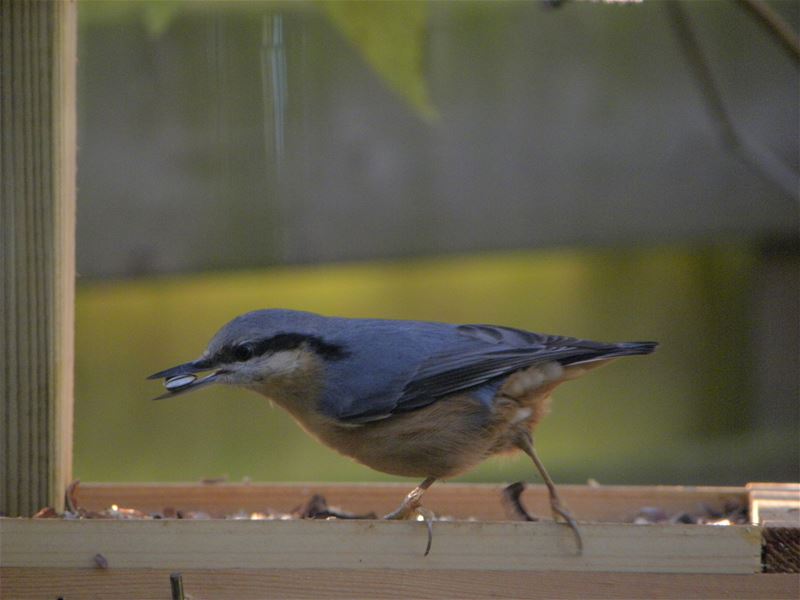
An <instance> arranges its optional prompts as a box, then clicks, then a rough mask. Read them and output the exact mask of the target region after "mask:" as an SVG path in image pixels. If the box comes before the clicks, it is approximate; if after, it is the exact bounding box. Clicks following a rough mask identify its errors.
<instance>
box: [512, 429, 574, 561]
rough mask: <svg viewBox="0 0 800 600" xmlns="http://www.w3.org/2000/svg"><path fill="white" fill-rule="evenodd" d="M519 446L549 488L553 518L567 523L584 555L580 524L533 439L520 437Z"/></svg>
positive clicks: (527, 435)
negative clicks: (563, 500)
mask: <svg viewBox="0 0 800 600" xmlns="http://www.w3.org/2000/svg"><path fill="white" fill-rule="evenodd" d="M518 446H519V448H520V449H521V450H522V451H523V452H524V453H525V454H527V455H528V456H530V457H531V460H532V461H533V464H534V465H536V469H537V470H538V471H539V475H541V476H542V480H544V484H545V485H546V486H547V490H548V492H549V493H550V509H551V510H552V511H553V518H554V519H555V520H556V521H557V520H558V517H559V516H560V517H562V518H563V519H564V521H566V524H567V525H569V527H570V529H572V533H574V534H575V542H576V543H577V544H578V554H581V553H583V539H582V538H581V532H580V531H579V530H578V524H577V523H576V522H575V519H573V518H572V515H571V514H570V513H569V510H567V508H566V506H564V504H563V503H562V502H561V498H559V496H558V492H557V491H556V485H555V483H553V480H552V479H551V478H550V475H549V474H548V473H547V469H545V467H544V463H543V462H542V460H541V459H540V458H539V455H538V454H536V448H535V447H534V445H533V437H532V436H531V435H530V434H528V433H527V432H526V434H525V435H523V436H520V440H519V442H518Z"/></svg>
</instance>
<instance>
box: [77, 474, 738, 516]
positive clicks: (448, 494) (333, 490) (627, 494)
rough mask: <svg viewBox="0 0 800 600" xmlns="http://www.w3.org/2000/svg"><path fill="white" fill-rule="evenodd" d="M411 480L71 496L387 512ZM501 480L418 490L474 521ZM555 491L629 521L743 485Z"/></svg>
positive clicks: (501, 512) (589, 511)
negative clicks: (318, 503) (317, 503)
mask: <svg viewBox="0 0 800 600" xmlns="http://www.w3.org/2000/svg"><path fill="white" fill-rule="evenodd" d="M412 487H413V484H401V483H398V484H335V483H333V484H332V483H297V484H273V483H271V484H231V483H215V484H193V483H174V484H161V483H154V484H117V483H91V484H82V485H81V486H80V487H79V488H78V501H79V503H80V505H81V506H83V507H85V508H87V509H89V510H102V509H104V508H107V507H109V506H110V505H112V504H118V505H119V506H126V507H131V508H137V509H139V510H143V511H145V512H157V511H159V512H160V511H163V510H164V508H165V507H168V506H169V507H173V508H177V509H182V510H202V511H206V512H208V513H210V514H212V515H218V516H219V515H225V514H232V513H234V512H236V511H238V510H246V511H264V510H265V509H267V508H271V509H274V510H276V511H282V512H289V511H291V510H292V509H294V508H296V507H297V506H300V505H303V504H305V503H306V502H307V501H308V500H309V498H310V497H311V495H312V494H322V495H323V496H325V498H326V500H327V501H328V503H329V504H331V505H335V506H339V507H341V508H343V509H345V510H348V511H351V512H355V513H368V512H375V513H377V514H379V515H380V514H385V513H388V512H390V511H392V510H394V509H395V508H397V505H398V504H399V503H400V501H401V500H402V499H403V497H404V496H405V495H406V494H407V493H408V492H409V491H410V490H411V488H412ZM503 487H504V486H502V485H499V484H498V485H495V484H457V483H446V484H436V485H434V486H433V487H431V489H430V490H428V492H426V494H425V505H426V506H427V507H428V508H430V509H431V510H433V511H434V512H435V513H436V514H437V515H448V516H452V517H454V518H457V519H470V518H473V519H479V520H482V521H498V520H508V519H509V518H510V515H509V514H508V513H507V512H506V510H505V509H504V507H503V504H502V502H501V492H502V490H503ZM558 489H559V493H560V494H561V497H562V498H563V499H564V501H565V502H566V504H567V505H568V506H569V508H570V510H571V511H572V513H573V515H575V517H576V518H577V519H578V520H579V521H601V522H615V523H621V522H626V521H627V522H630V521H632V520H633V518H634V517H636V515H637V513H638V512H639V510H640V509H641V508H643V507H647V506H653V507H659V508H662V509H663V510H664V511H665V512H666V513H667V514H674V513H680V512H689V513H694V512H698V511H700V512H702V511H703V510H704V507H706V506H708V507H710V508H713V509H716V510H720V511H722V509H723V508H724V507H725V505H726V503H729V502H733V503H737V504H738V505H739V506H742V507H746V506H747V503H748V493H747V490H746V489H745V488H740V487H682V486H586V485H560V486H559V488H558ZM522 500H523V502H524V503H525V505H526V506H527V508H528V509H529V510H530V511H531V512H533V513H535V514H537V515H540V516H543V517H545V518H547V517H549V516H550V505H549V502H548V496H547V489H546V488H545V487H544V486H541V485H534V486H529V487H528V488H527V489H526V490H525V492H524V494H523V495H522Z"/></svg>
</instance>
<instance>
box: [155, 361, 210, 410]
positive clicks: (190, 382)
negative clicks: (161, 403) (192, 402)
mask: <svg viewBox="0 0 800 600" xmlns="http://www.w3.org/2000/svg"><path fill="white" fill-rule="evenodd" d="M212 368H213V365H211V364H210V363H209V362H208V361H207V360H204V359H202V358H201V359H199V360H195V361H192V362H188V363H184V364H182V365H178V366H177V367H171V368H169V369H165V370H163V371H159V372H158V373H153V374H152V375H150V376H149V377H148V379H162V378H163V379H164V387H166V388H167V393H166V394H162V395H160V396H158V397H156V398H153V400H162V399H164V398H172V397H173V396H177V395H178V394H184V393H186V392H191V391H194V390H196V389H199V388H201V387H204V386H207V385H209V384H212V383H214V382H215V381H217V380H218V379H219V377H220V375H222V374H223V373H224V371H222V370H221V369H220V370H216V371H213V372H212V373H209V374H208V375H206V376H204V377H198V375H197V374H198V373H202V372H203V371H208V370H210V369H212Z"/></svg>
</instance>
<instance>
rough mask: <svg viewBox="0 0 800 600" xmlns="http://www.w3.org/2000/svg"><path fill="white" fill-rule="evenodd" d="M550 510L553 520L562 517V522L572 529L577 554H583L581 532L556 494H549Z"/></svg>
mask: <svg viewBox="0 0 800 600" xmlns="http://www.w3.org/2000/svg"><path fill="white" fill-rule="evenodd" d="M550 510H552V511H553V520H554V521H556V522H557V523H558V522H559V521H558V517H561V518H562V519H564V524H565V525H568V526H569V528H570V529H572V533H573V534H575V543H576V544H577V545H578V554H583V538H582V537H581V532H580V530H579V529H578V524H577V523H576V522H575V519H574V518H573V517H572V515H571V514H570V512H569V510H567V508H566V507H565V506H564V505H563V504H561V499H560V498H559V497H558V496H556V495H551V496H550Z"/></svg>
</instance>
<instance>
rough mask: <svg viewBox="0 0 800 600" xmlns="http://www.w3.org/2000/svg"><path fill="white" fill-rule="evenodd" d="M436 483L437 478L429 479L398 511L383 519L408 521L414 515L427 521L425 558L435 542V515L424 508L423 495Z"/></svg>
mask: <svg viewBox="0 0 800 600" xmlns="http://www.w3.org/2000/svg"><path fill="white" fill-rule="evenodd" d="M434 481H436V478H435V477H428V478H427V479H426V480H425V481H423V482H422V483H420V484H419V485H418V486H417V487H415V488H414V489H413V490H411V492H409V494H408V496H406V497H405V498H404V499H403V502H402V503H401V504H400V506H398V507H397V509H396V510H394V511H392V512H390V513H389V514H388V515H386V516H385V517H383V518H384V519H391V520H399V519H407V518H408V517H410V516H411V515H412V514H417V515H419V516H421V517H422V519H423V520H424V521H425V525H426V526H427V527H428V545H427V546H426V547H425V556H428V553H429V552H430V551H431V543H432V542H433V513H432V512H431V511H429V510H428V509H427V508H425V507H424V506H422V495H423V494H424V493H425V490H427V489H428V488H429V487H431V486H432V485H433V482H434Z"/></svg>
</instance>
